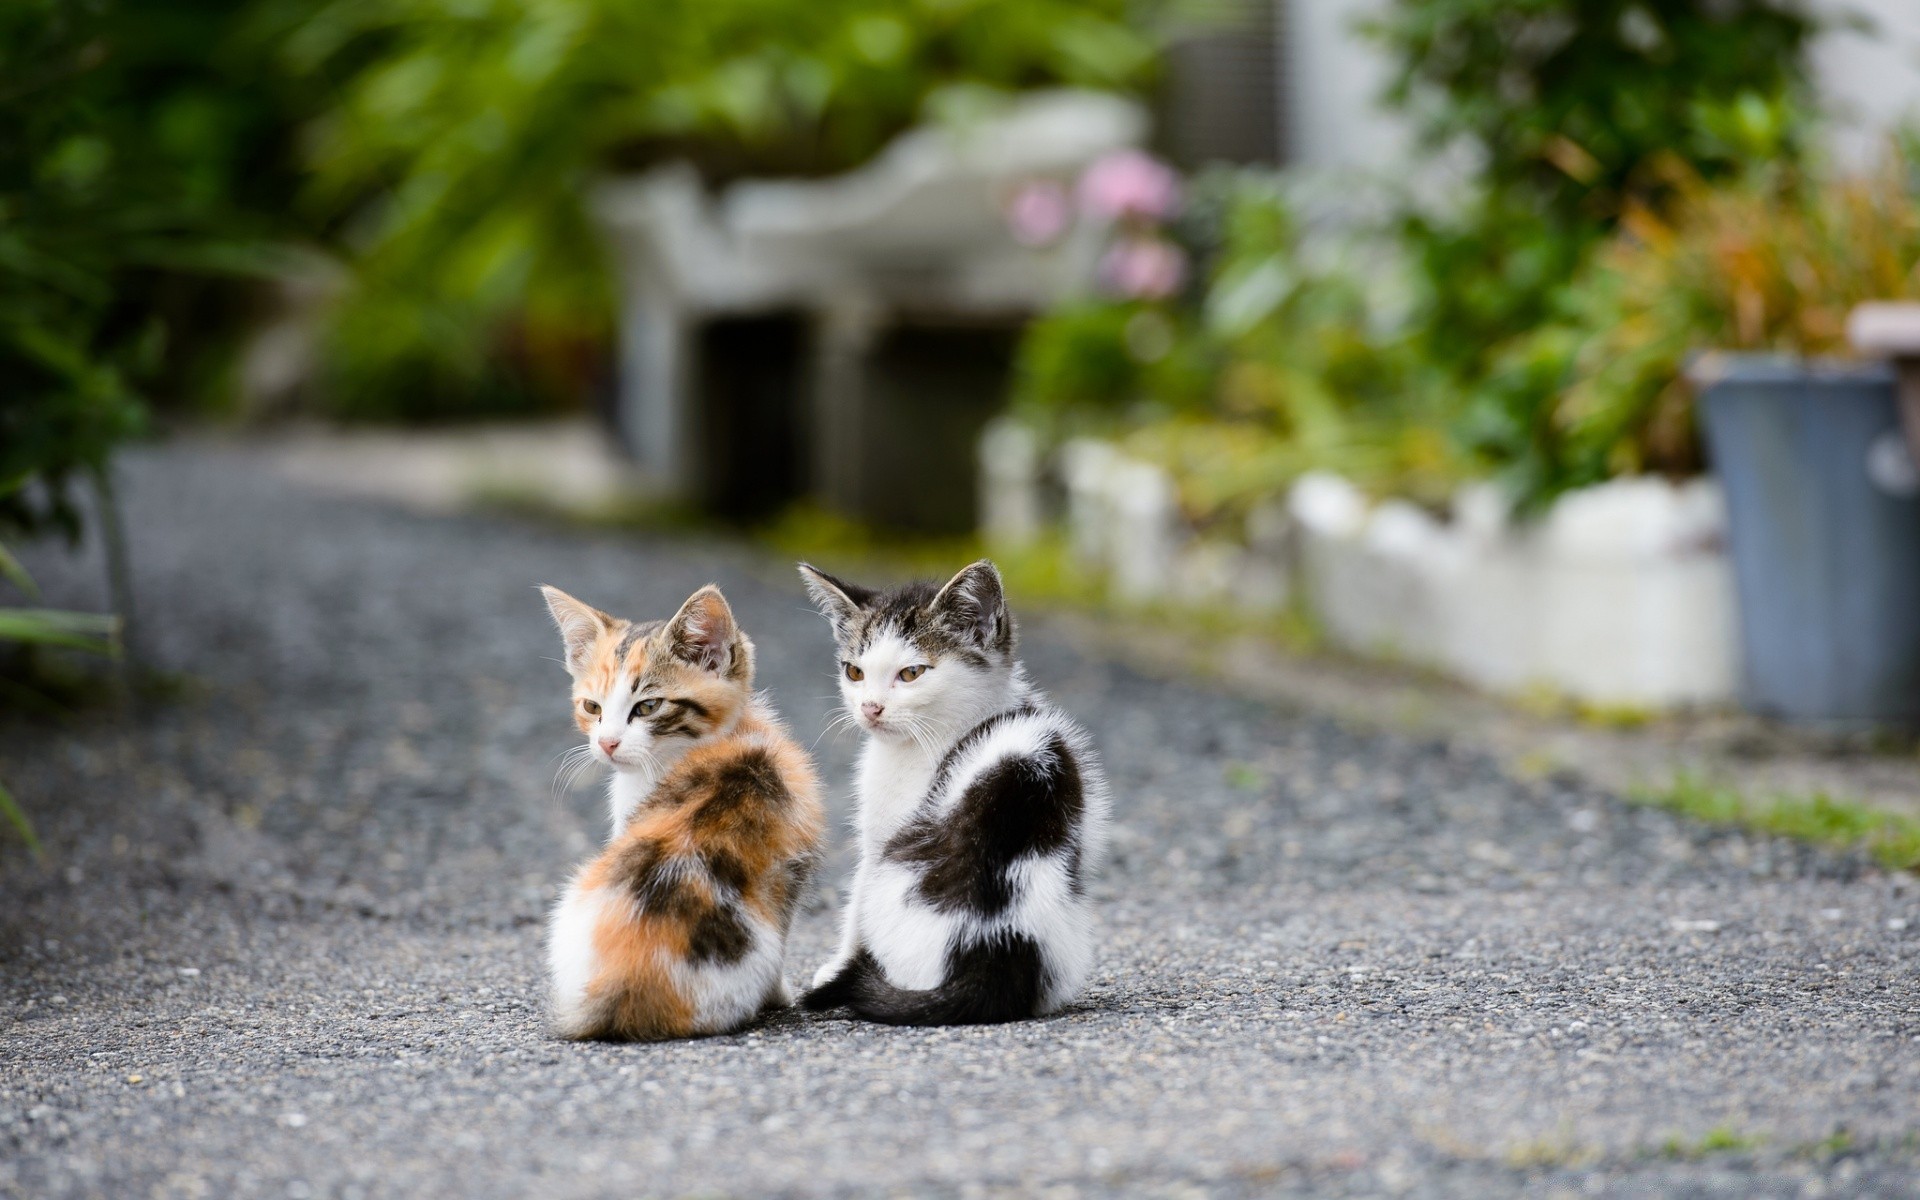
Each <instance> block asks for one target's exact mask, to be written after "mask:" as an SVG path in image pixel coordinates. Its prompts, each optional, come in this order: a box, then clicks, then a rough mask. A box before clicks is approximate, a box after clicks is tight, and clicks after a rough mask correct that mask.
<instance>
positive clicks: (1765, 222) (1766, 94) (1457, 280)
mask: <svg viewBox="0 0 1920 1200" xmlns="http://www.w3.org/2000/svg"><path fill="white" fill-rule="evenodd" d="M1815 30H1816V25H1815V23H1814V21H1813V20H1812V18H1810V17H1809V16H1808V15H1807V14H1806V12H1804V11H1803V10H1802V9H1801V8H1799V7H1798V6H1797V5H1795V4H1793V3H1791V2H1790V0H1518V2H1516V0H1394V2H1393V3H1392V4H1390V5H1389V6H1388V7H1387V8H1386V9H1385V11H1384V13H1383V14H1382V16H1381V17H1380V18H1379V19H1378V20H1377V21H1375V22H1374V23H1373V24H1372V25H1371V26H1370V31H1371V33H1372V35H1373V36H1374V37H1375V38H1377V39H1378V40H1379V42H1380V44H1382V45H1383V46H1384V47H1385V48H1386V49H1387V50H1388V52H1389V53H1391V54H1392V55H1393V57H1394V58H1395V60H1396V61H1397V62H1398V64H1399V74H1398V77H1397V79H1396V82H1395V84H1394V86H1393V88H1392V90H1391V92H1390V95H1389V99H1390V100H1392V101H1393V102H1395V103H1397V104H1398V105H1399V106H1400V107H1401V109H1402V110H1403V111H1404V112H1405V113H1407V114H1408V115H1409V116H1410V117H1412V118H1413V119H1414V120H1415V122H1416V125H1417V127H1418V128H1419V130H1420V132H1421V134H1422V136H1423V139H1424V141H1425V143H1426V145H1427V146H1428V148H1429V149H1430V150H1431V151H1432V152H1434V153H1435V154H1437V155H1441V156H1444V157H1445V159H1446V161H1448V162H1450V163H1454V164H1462V163H1469V164H1472V170H1471V178H1470V180H1468V181H1467V183H1466V185H1465V186H1464V187H1461V188H1454V189H1452V190H1451V191H1450V192H1447V194H1444V195H1438V196H1424V195H1419V196H1415V195H1411V194H1410V195H1409V197H1408V198H1407V199H1406V200H1405V201H1403V203H1402V206H1401V211H1400V212H1399V214H1398V215H1397V216H1395V217H1394V218H1392V219H1391V220H1390V221H1388V222H1386V223H1384V224H1378V225H1375V226H1371V227H1369V226H1365V225H1364V224H1363V225H1362V226H1360V227H1357V228H1352V229H1349V230H1348V231H1347V235H1346V240H1349V241H1351V242H1352V243H1353V244H1355V245H1363V244H1364V245H1365V248H1366V251H1367V252H1366V253H1361V254H1357V255H1346V256H1342V255H1338V254H1331V255H1330V254H1327V253H1323V252H1320V251H1324V250H1325V246H1324V245H1323V244H1322V243H1324V242H1325V241H1326V240H1327V239H1326V237H1325V236H1324V235H1322V234H1319V233H1316V235H1315V236H1314V238H1311V239H1309V238H1303V237H1302V236H1301V233H1300V231H1299V229H1298V227H1297V225H1298V223H1297V221H1296V220H1295V218H1294V215H1293V214H1292V213H1291V212H1290V210H1289V208H1288V205H1287V204H1286V203H1285V202H1284V200H1283V199H1282V198H1281V194H1280V192H1279V190H1278V189H1277V188H1276V186H1275V185H1274V183H1273V182H1272V181H1271V180H1269V179H1266V178H1265V177H1263V176H1261V175H1260V174H1258V173H1252V174H1243V175H1242V176H1240V177H1239V178H1238V179H1237V180H1228V181H1226V182H1223V183H1216V184H1213V185H1210V186H1211V190H1212V191H1213V192H1215V193H1216V194H1217V197H1218V199H1217V201H1216V203H1215V205H1214V208H1213V209H1212V210H1211V212H1209V210H1208V206H1207V204H1205V203H1202V204H1200V205H1198V206H1196V207H1197V208H1198V209H1199V210H1200V215H1201V216H1202V217H1203V218H1205V220H1203V221H1202V222H1201V223H1202V224H1204V225H1206V226H1207V227H1208V228H1206V229H1202V230H1199V231H1195V230H1193V229H1189V230H1188V231H1187V232H1188V234H1189V238H1190V240H1192V241H1193V242H1194V245H1193V247H1192V250H1193V253H1194V254H1195V255H1196V256H1197V257H1199V258H1200V259H1201V260H1202V261H1203V262H1205V263H1207V264H1208V265H1207V267H1206V268H1205V269H1204V270H1203V271H1202V272H1201V276H1202V279H1203V281H1204V283H1203V287H1202V290H1201V292H1200V294H1199V295H1197V296H1195V297H1192V298H1190V303H1188V304H1186V305H1173V306H1168V307H1167V308H1166V309H1165V310H1164V311H1163V312H1162V314H1161V316H1160V320H1161V323H1162V325H1163V326H1164V327H1165V328H1166V329H1169V330H1173V331H1175V334H1176V336H1175V337H1174V338H1173V339H1172V344H1171V347H1170V348H1169V349H1168V350H1167V351H1166V353H1165V355H1164V361H1166V362H1169V363H1179V364H1198V365H1199V371H1198V373H1199V374H1200V375H1201V376H1202V378H1200V380H1199V381H1198V382H1197V383H1196V382H1195V380H1194V377H1193V376H1194V374H1195V372H1194V371H1193V370H1186V371H1178V372H1172V373H1169V372H1166V371H1164V370H1163V369H1162V368H1160V367H1159V366H1157V365H1156V364H1155V363H1149V362H1143V361H1141V360H1140V356H1139V355H1138V353H1137V352H1130V348H1135V347H1136V346H1137V342H1138V339H1137V338H1130V337H1129V336H1128V332H1129V331H1130V330H1133V329H1135V328H1136V325H1135V322H1137V320H1138V319H1139V318H1138V316H1137V315H1136V314H1134V313H1132V312H1130V311H1128V310H1127V309H1126V306H1123V305H1117V304H1104V305H1101V304H1095V305H1080V306H1077V307H1075V308H1073V309H1070V310H1068V311H1063V312H1062V313H1059V314H1055V315H1054V316H1051V317H1049V318H1047V319H1046V320H1044V321H1042V322H1040V323H1038V324H1037V325H1036V327H1035V328H1034V330H1033V332H1032V334H1031V335H1030V337H1029V339H1028V341H1027V343H1026V346H1025V348H1024V351H1023V356H1022V373H1021V376H1020V390H1019V401H1020V404H1021V407H1022V408H1023V410H1025V411H1026V412H1027V413H1028V414H1029V415H1030V416H1032V417H1034V418H1035V419H1038V420H1044V421H1047V422H1051V423H1052V424H1054V425H1056V426H1058V425H1060V424H1061V423H1062V421H1063V420H1065V418H1063V415H1062V413H1063V411H1064V412H1077V413H1080V414H1083V415H1082V417H1081V418H1080V419H1081V421H1082V423H1086V422H1088V421H1093V420H1096V419H1097V421H1099V422H1104V424H1105V426H1106V427H1107V428H1109V429H1120V430H1129V431H1132V432H1131V434H1130V436H1131V438H1132V445H1133V447H1134V449H1135V451H1136V452H1138V453H1143V454H1147V455H1149V456H1157V457H1159V458H1161V459H1162V460H1164V461H1169V462H1170V463H1171V464H1172V465H1174V466H1175V469H1176V473H1177V474H1178V475H1179V476H1180V477H1181V479H1182V486H1183V489H1184V491H1185V494H1186V498H1187V500H1188V504H1189V507H1190V509H1193V510H1196V511H1198V512H1202V513H1204V512H1205V511H1208V510H1211V509H1216V508H1222V507H1224V508H1232V507H1235V506H1238V505H1240V504H1242V503H1244V502H1245V500H1246V499H1247V498H1249V497H1252V496H1256V495H1258V494H1261V493H1272V492H1275V491H1278V490H1279V489H1281V488H1283V487H1285V486H1286V484H1287V483H1288V482H1289V481H1290V480H1291V479H1292V478H1293V477H1294V476H1296V475H1298V474H1299V473H1300V472H1302V471H1305V470H1309V469H1312V468H1315V467H1328V468H1331V469H1335V470H1339V471H1342V472H1343V473H1346V474H1348V475H1350V476H1352V477H1354V478H1355V479H1356V480H1358V481H1359V482H1360V483H1361V484H1362V485H1363V486H1365V487H1368V488H1369V489H1371V490H1373V491H1376V492H1387V491H1391V492H1395V493H1398V494H1402V495H1408V496H1412V497H1414V498H1416V499H1419V500H1421V501H1423V502H1428V503H1439V502H1441V501H1443V500H1444V499H1445V497H1446V496H1447V495H1448V493H1449V492H1450V491H1451V489H1452V487H1453V485H1454V484H1455V483H1457V482H1458V481H1459V480H1460V479H1461V478H1463V477H1465V476H1469V475H1479V474H1487V473H1492V474H1494V475H1496V476H1498V477H1499V478H1500V479H1501V480H1502V481H1503V482H1504V483H1505V484H1506V485H1507V486H1508V489H1509V491H1510V493H1511V494H1512V495H1513V497H1514V498H1515V499H1516V500H1517V501H1518V502H1519V503H1520V504H1521V505H1522V506H1523V508H1537V507H1539V506H1541V505H1543V504H1545V503H1546V502H1548V501H1549V500H1551V499H1552V498H1553V497H1554V496H1556V495H1558V494H1559V493H1560V492H1562V491H1564V490H1566V489H1568V488H1570V487H1575V486H1580V485H1582V484H1587V483H1593V482H1597V481H1599V480H1600V479H1604V478H1606V477H1608V476H1609V475H1611V474H1615V473H1620V472H1625V471H1636V470H1675V471H1680V470H1685V469H1688V468H1689V467H1691V466H1694V465H1696V463H1697V453H1698V452H1697V448H1696V447H1695V446H1694V445H1693V442H1692V436H1693V435H1692V427H1691V416H1690V411H1689V409H1688V407H1687V405H1686V403H1685V401H1684V394H1683V393H1681V392H1679V391H1678V390H1677V388H1676V387H1674V386H1673V385H1674V377H1675V373H1676V372H1677V369H1678V364H1679V361H1680V355H1681V354H1682V353H1683V352H1684V351H1685V350H1686V349H1687V348H1689V347H1694V346H1699V345H1703V344H1706V343H1708V342H1712V341H1715V340H1717V339H1721V338H1722V335H1723V334H1724V333H1726V332H1728V330H1727V329H1726V325H1725V319H1724V318H1725V313H1727V312H1730V311H1733V310H1732V309H1728V308H1726V306H1725V305H1724V304H1723V303H1722V301H1723V300H1724V298H1725V295H1730V294H1732V293H1733V292H1734V291H1738V290H1739V289H1740V288H1742V287H1746V286H1747V285H1745V284H1741V283H1739V282H1738V277H1737V276H1733V275H1729V276H1726V277H1725V278H1723V279H1721V280H1720V281H1718V282H1714V281H1713V280H1712V279H1711V278H1710V276H1711V274H1712V272H1713V271H1715V270H1720V269H1725V268H1728V267H1729V266H1730V265H1731V264H1727V263H1715V262H1710V261H1709V259H1710V257H1711V256H1710V255H1708V256H1706V257H1700V256H1697V255H1695V256H1686V257H1684V265H1683V262H1682V261H1681V260H1673V261H1668V262H1666V263H1665V264H1664V267H1666V268H1671V269H1672V270H1674V271H1679V272H1682V273H1685V274H1686V278H1685V279H1679V278H1674V279H1670V280H1667V281H1666V282H1669V283H1671V284H1673V285H1674V286H1675V288H1676V289H1677V290H1676V292H1675V294H1671V295H1667V296H1665V298H1664V303H1663V302H1662V298H1661V295H1660V292H1659V285H1658V284H1655V283H1652V282H1649V281H1650V280H1652V279H1653V278H1654V277H1655V276H1657V275H1659V273H1660V270H1661V269H1662V267H1657V266H1655V265H1654V264H1653V263H1652V261H1650V260H1647V259H1645V257H1644V256H1645V255H1646V254H1649V253H1652V251H1650V250H1644V249H1643V250H1642V251H1641V254H1642V256H1643V257H1642V258H1641V259H1634V258H1633V257H1632V256H1631V254H1630V253H1629V252H1628V251H1627V250H1624V249H1622V250H1607V251H1606V255H1607V261H1606V264H1605V265H1604V267H1603V266H1601V265H1598V264H1597V257H1598V256H1599V255H1600V254H1601V253H1602V248H1603V247H1606V246H1609V245H1611V244H1612V242H1611V239H1615V238H1616V236H1619V237H1620V239H1621V245H1622V246H1625V245H1627V244H1629V243H1631V244H1632V245H1635V246H1643V247H1645V246H1652V245H1656V244H1660V245H1669V246H1671V245H1674V244H1675V243H1673V241H1672V239H1671V237H1669V239H1668V240H1667V241H1665V242H1659V241H1656V240H1647V239H1646V237H1645V236H1644V235H1647V234H1649V233H1650V231H1652V230H1654V229H1656V228H1660V227H1663V226H1665V225H1666V224H1667V223H1670V222H1680V221H1686V222H1694V221H1699V220H1703V219H1705V218H1704V217H1703V216H1701V215H1699V214H1701V213H1703V212H1704V211H1706V208H1707V201H1706V198H1707V197H1710V196H1713V195H1716V194H1717V193H1716V192H1715V189H1716V188H1722V187H1724V188H1729V189H1732V191H1731V192H1730V193H1729V194H1730V195H1739V196H1743V197H1745V198H1746V199H1745V200H1744V201H1742V202H1741V203H1743V204H1745V205H1746V206H1747V207H1746V210H1745V211H1744V213H1743V214H1742V215H1741V216H1740V217H1739V218H1737V219H1739V220H1746V221H1749V222H1752V228H1751V230H1749V231H1748V233H1747V234H1746V237H1747V238H1748V239H1749V240H1751V239H1754V238H1764V237H1766V236H1767V235H1768V233H1769V232H1770V231H1771V230H1772V228H1773V226H1774V223H1775V222H1776V220H1785V221H1786V222H1787V223H1788V224H1789V225H1791V224H1792V223H1793V222H1794V221H1795V220H1800V221H1802V222H1803V224H1804V222H1805V221H1806V220H1807V219H1808V210H1806V209H1805V208H1804V207H1803V208H1801V209H1800V210H1798V216H1795V215H1793V214H1788V215H1787V216H1785V217H1783V218H1776V216H1775V215H1774V213H1773V211H1772V209H1771V208H1770V207H1769V206H1775V205H1784V206H1786V207H1788V208H1792V207H1793V205H1795V204H1803V203H1804V202H1806V198H1807V197H1809V196H1811V195H1812V194H1813V193H1809V192H1806V191H1805V190H1804V189H1802V190H1794V189H1790V188H1788V189H1783V188H1782V187H1781V186H1780V184H1779V182H1778V181H1779V180H1782V179H1786V178H1789V177H1792V176H1794V175H1795V174H1796V172H1797V170H1798V169H1799V164H1801V163H1803V162H1804V161H1805V160H1806V157H1807V155H1806V149H1807V146H1808V143H1809V141H1810V137H1809V133H1810V119H1809V118H1808V117H1807V116H1806V115H1805V114H1806V113H1807V112H1808V111H1809V106H1808V95H1807V90H1808V85H1807V80H1806V74H1805V50H1806V46H1807V43H1808V41H1809V39H1810V37H1811V36H1812V34H1813V33H1814V32H1815ZM1442 174H1445V172H1442ZM1768 178H1770V179H1773V180H1774V181H1775V182H1774V183H1773V184H1771V185H1767V184H1764V183H1763V182H1762V180H1763V179H1768ZM1404 182H1406V184H1407V188H1408V191H1409V193H1411V190H1412V187H1413V184H1412V181H1411V180H1408V181H1404ZM1443 190H1444V189H1443ZM1725 203H1727V204H1732V203H1733V201H1731V200H1728V201H1726V202H1725ZM1682 213H1685V214H1689V215H1687V216H1685V217H1682V216H1681V215H1679V214H1682ZM1728 219H1729V220H1733V219H1736V218H1732V217H1729V218H1728ZM1623 224H1625V225H1628V226H1631V227H1632V229H1634V230H1637V231H1639V234H1638V235H1637V236H1629V235H1625V234H1620V233H1619V231H1620V230H1621V229H1622V228H1623ZM1823 228H1824V226H1823ZM1848 228H1849V229H1850V230H1855V231H1863V230H1864V228H1865V227H1864V225H1862V224H1861V223H1859V222H1854V223H1853V224H1851V225H1849V226H1848ZM1882 232H1884V231H1882ZM1702 236H1703V237H1704V236H1706V235H1704V234H1703V235H1702ZM1781 236H1783V237H1784V236H1789V235H1788V234H1786V233H1785V232H1782V233H1781ZM1792 236H1799V235H1792ZM1806 236H1807V237H1808V238H1809V239H1811V241H1810V242H1809V245H1810V246H1811V243H1812V242H1813V241H1818V240H1819V239H1818V238H1817V237H1815V236H1814V235H1813V234H1812V233H1810V232H1809V233H1807V234H1806ZM1822 236H1827V237H1829V239H1831V238H1840V239H1841V240H1843V241H1844V240H1845V238H1846V236H1849V235H1844V234H1841V233H1840V232H1839V231H1837V230H1829V231H1828V234H1826V235H1822ZM1862 236H1866V237H1871V236H1877V235H1868V234H1862ZM1888 236H1891V234H1888ZM1335 240H1336V241H1338V240H1341V239H1339V238H1336V239H1335ZM1682 240H1683V241H1684V240H1685V239H1684V238H1683V239H1682ZM1827 249H1828V251H1829V252H1830V253H1834V254H1839V255H1841V256H1842V258H1843V259H1844V260H1845V261H1856V260H1857V259H1858V257H1859V254H1860V253H1862V252H1864V247H1863V246H1859V245H1855V246H1852V247H1844V248H1843V247H1842V246H1839V245H1835V244H1831V243H1830V244H1829V245H1828V247H1827ZM1676 253H1677V252H1676ZM1630 262H1632V263H1638V264H1639V265H1637V266H1631V267H1630V266H1629V265H1628V264H1629V263H1630ZM1884 273H1885V272H1884V271H1883V272H1882V274H1884ZM1821 277H1822V278H1825V276H1824V275H1823V276H1821ZM1716 287H1717V288H1720V289H1721V293H1724V294H1725V295H1722V294H1712V295H1710V293H1713V289H1714V288H1716ZM1847 294H1849V295H1850V294H1851V293H1850V292H1848V293H1847ZM1770 302H1771V301H1770ZM1747 303H1749V304H1750V303H1751V302H1750V301H1749V302H1747ZM1767 311H1769V312H1777V311H1779V310H1777V309H1774V308H1769V309H1768V310H1767ZM1727 344H1743V343H1739V342H1728V343H1727ZM1068 423H1071V422H1070V421H1069V422H1068Z"/></svg>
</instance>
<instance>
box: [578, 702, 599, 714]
mask: <svg viewBox="0 0 1920 1200" xmlns="http://www.w3.org/2000/svg"><path fill="white" fill-rule="evenodd" d="M580 707H581V708H584V709H586V710H587V715H588V716H590V717H597V716H599V715H600V706H599V705H598V704H595V703H594V702H593V701H591V700H582V701H581V702H580Z"/></svg>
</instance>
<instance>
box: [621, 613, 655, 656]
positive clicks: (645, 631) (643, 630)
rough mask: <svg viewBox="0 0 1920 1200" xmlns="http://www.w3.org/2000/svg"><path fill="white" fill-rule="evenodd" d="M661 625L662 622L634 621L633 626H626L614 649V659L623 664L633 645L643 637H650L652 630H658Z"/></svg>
mask: <svg viewBox="0 0 1920 1200" xmlns="http://www.w3.org/2000/svg"><path fill="white" fill-rule="evenodd" d="M662 624H663V622H660V621H635V622H634V623H633V624H631V625H629V626H627V631H626V632H625V633H624V634H621V635H620V644H619V646H617V647H615V648H614V651H613V656H614V658H616V659H618V660H619V661H620V662H622V663H625V662H626V661H627V651H629V650H631V649H633V644H634V643H635V642H637V641H639V640H640V639H641V638H643V637H651V636H652V635H653V632H654V630H656V629H658V628H660V626H661V625H662Z"/></svg>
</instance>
